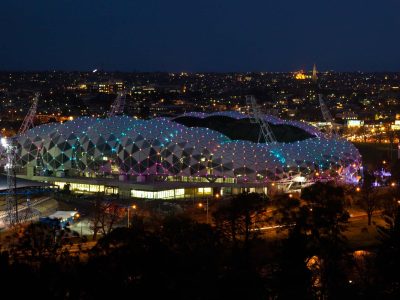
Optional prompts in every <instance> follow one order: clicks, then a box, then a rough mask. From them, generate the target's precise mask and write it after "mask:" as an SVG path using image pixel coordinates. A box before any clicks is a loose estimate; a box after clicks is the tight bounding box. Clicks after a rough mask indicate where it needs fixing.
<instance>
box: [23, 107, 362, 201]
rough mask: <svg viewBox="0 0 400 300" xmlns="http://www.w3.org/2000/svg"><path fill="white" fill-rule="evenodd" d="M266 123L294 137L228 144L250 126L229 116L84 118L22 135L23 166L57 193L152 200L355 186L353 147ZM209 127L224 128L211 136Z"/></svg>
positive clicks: (311, 131)
mask: <svg viewBox="0 0 400 300" xmlns="http://www.w3.org/2000/svg"><path fill="white" fill-rule="evenodd" d="M264 118H265V120H266V121H267V122H268V123H270V124H271V125H272V126H273V127H274V128H276V130H277V132H279V131H280V132H282V133H281V136H282V139H283V138H287V135H288V134H289V135H292V136H293V137H291V138H290V140H285V141H283V140H282V141H279V139H278V142H277V143H263V142H260V143H258V142H254V141H251V140H246V139H237V138H230V137H228V136H227V135H225V134H223V133H222V132H223V130H229V126H234V125H235V124H236V123H235V122H248V124H250V125H251V123H250V122H249V121H248V116H247V115H244V114H241V113H238V112H232V111H229V112H219V113H213V114H205V113H187V114H184V115H182V116H180V117H177V118H174V119H171V118H170V119H169V118H155V119H151V120H138V119H133V118H130V117H127V116H115V117H112V118H108V119H99V118H89V117H83V118H78V119H75V120H73V121H69V122H65V123H63V124H60V123H52V124H46V125H42V126H38V127H35V128H33V129H31V130H29V131H27V132H26V133H25V134H24V135H21V136H19V137H18V149H19V158H18V163H19V165H20V166H22V167H23V169H24V170H26V175H25V176H27V177H28V178H31V179H36V180H41V181H48V182H52V183H54V184H56V185H58V186H59V187H60V188H64V187H65V186H66V184H69V188H70V189H71V190H73V191H77V192H87V193H97V192H100V193H105V194H117V193H118V194H120V195H121V196H123V197H139V198H150V199H160V198H186V197H190V196H199V195H205V194H212V193H215V191H218V193H220V192H222V193H236V192H239V191H240V190H244V189H245V190H249V191H261V192H266V189H267V188H269V187H270V186H271V184H272V183H274V186H277V187H280V188H281V189H282V190H285V191H288V190H293V189H298V188H299V187H301V186H302V185H304V184H310V183H311V182H313V181H314V180H315V176H316V175H315V174H318V176H319V177H325V178H327V177H330V176H335V177H336V178H338V179H339V180H348V181H354V180H355V178H356V176H357V171H358V168H359V167H360V163H361V158H360V155H359V153H358V150H357V149H356V148H355V147H354V146H353V145H352V144H351V143H349V142H347V141H344V140H341V139H336V138H329V137H328V136H325V135H324V134H323V133H321V132H319V131H318V130H317V129H316V128H315V127H313V126H310V125H307V124H305V123H302V122H297V121H285V120H282V119H279V118H277V117H273V116H269V115H265V116H264ZM208 120H214V123H213V124H217V123H218V122H220V123H221V122H222V123H223V124H225V125H226V126H227V128H225V129H222V128H221V129H218V128H213V129H210V128H208V127H209V126H208V125H204V124H208V123H207V121H208ZM185 122H186V123H187V122H189V123H191V124H192V125H184V123H185ZM222 123H221V124H222ZM202 124H203V125H202ZM250 125H249V126H250ZM253 125H254V124H253ZM253 125H251V126H253ZM207 126H208V127H207ZM254 126H256V125H254ZM249 128H250V127H249ZM239 134H240V133H239Z"/></svg>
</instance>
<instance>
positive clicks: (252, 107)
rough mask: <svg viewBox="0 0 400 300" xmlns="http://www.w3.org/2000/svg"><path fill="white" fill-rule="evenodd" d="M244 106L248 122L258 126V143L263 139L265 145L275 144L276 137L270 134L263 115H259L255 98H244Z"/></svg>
mask: <svg viewBox="0 0 400 300" xmlns="http://www.w3.org/2000/svg"><path fill="white" fill-rule="evenodd" d="M246 105H247V107H248V108H249V110H248V113H249V116H250V122H251V123H253V124H258V125H260V133H259V135H258V142H259V143H260V141H261V139H262V138H263V139H264V142H265V143H275V142H276V137H275V135H274V133H273V132H272V130H271V127H270V126H269V124H268V122H266V121H265V119H264V117H263V115H262V114H261V111H260V107H259V106H258V104H257V101H256V98H255V97H254V96H252V95H248V96H246Z"/></svg>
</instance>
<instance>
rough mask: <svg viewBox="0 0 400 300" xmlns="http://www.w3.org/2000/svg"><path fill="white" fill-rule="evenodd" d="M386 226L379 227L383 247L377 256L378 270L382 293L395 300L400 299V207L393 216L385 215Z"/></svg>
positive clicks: (381, 246)
mask: <svg viewBox="0 0 400 300" xmlns="http://www.w3.org/2000/svg"><path fill="white" fill-rule="evenodd" d="M383 218H384V220H385V223H386V225H385V226H377V230H378V233H379V236H380V240H381V242H382V243H381V245H380V247H379V250H378V254H377V259H376V263H377V269H378V274H379V280H378V282H379V283H380V286H381V287H382V289H383V291H382V293H383V294H384V295H389V296H390V297H392V298H393V299H395V298H399V297H400V275H399V269H400V205H398V206H397V209H396V213H395V214H394V216H393V215H385V214H384V215H383Z"/></svg>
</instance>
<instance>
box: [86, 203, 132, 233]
mask: <svg viewBox="0 0 400 300" xmlns="http://www.w3.org/2000/svg"><path fill="white" fill-rule="evenodd" d="M125 211H126V210H125V208H123V207H120V206H119V205H118V204H116V203H114V202H112V201H104V200H102V199H101V197H100V196H99V195H98V196H97V197H96V198H95V203H94V209H93V215H92V218H91V229H92V230H93V239H94V240H95V239H96V237H97V234H98V233H99V232H100V233H101V234H103V235H106V234H109V233H110V232H111V231H112V230H113V229H114V227H115V225H116V224H117V223H118V222H119V221H121V220H122V219H123V218H124V216H125Z"/></svg>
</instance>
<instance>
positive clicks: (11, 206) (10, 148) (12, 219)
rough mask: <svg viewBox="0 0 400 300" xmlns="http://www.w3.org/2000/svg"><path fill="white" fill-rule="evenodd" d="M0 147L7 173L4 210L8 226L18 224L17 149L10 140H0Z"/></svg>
mask: <svg viewBox="0 0 400 300" xmlns="http://www.w3.org/2000/svg"><path fill="white" fill-rule="evenodd" d="M1 146H2V147H3V148H4V149H5V154H6V165H5V166H4V168H5V170H6V172H7V187H8V191H7V196H6V209H7V221H8V224H9V225H10V226H13V225H15V224H18V222H19V218H18V201H17V197H16V192H17V180H16V174H15V172H16V171H15V166H16V151H17V147H16V146H14V144H13V141H12V139H10V140H8V139H6V138H1Z"/></svg>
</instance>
